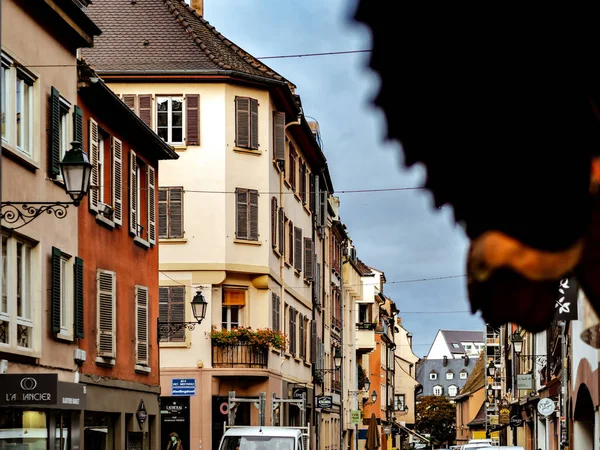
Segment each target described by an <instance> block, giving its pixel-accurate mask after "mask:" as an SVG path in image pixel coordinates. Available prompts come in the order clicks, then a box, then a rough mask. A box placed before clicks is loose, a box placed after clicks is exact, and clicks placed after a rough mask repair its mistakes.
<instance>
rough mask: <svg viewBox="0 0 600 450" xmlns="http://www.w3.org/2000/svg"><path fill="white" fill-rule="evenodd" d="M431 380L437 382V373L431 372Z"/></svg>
mask: <svg viewBox="0 0 600 450" xmlns="http://www.w3.org/2000/svg"><path fill="white" fill-rule="evenodd" d="M429 379H430V380H437V372H430V373H429Z"/></svg>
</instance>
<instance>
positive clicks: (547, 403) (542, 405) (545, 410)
mask: <svg viewBox="0 0 600 450" xmlns="http://www.w3.org/2000/svg"><path fill="white" fill-rule="evenodd" d="M555 409H556V405H555V404H554V401H553V400H552V399H550V398H548V397H546V398H543V399H541V400H540V401H539V402H538V404H537V410H538V412H539V413H540V414H541V415H542V416H545V417H548V416H549V415H550V414H552V413H553V412H554V410H555Z"/></svg>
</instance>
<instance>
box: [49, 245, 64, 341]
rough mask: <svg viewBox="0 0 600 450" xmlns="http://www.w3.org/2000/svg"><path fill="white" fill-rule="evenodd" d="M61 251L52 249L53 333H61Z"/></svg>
mask: <svg viewBox="0 0 600 450" xmlns="http://www.w3.org/2000/svg"><path fill="white" fill-rule="evenodd" d="M61 254H62V253H61V251H60V250H59V249H58V248H56V247H52V284H51V287H50V296H51V297H52V305H51V318H52V320H51V322H52V332H53V333H60V291H61V285H60V280H61V276H60V257H61Z"/></svg>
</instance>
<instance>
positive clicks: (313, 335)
mask: <svg viewBox="0 0 600 450" xmlns="http://www.w3.org/2000/svg"><path fill="white" fill-rule="evenodd" d="M310 362H311V363H312V364H315V363H316V362H317V321H316V320H311V322H310Z"/></svg>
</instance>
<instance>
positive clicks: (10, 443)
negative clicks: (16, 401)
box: [0, 408, 70, 450]
mask: <svg viewBox="0 0 600 450" xmlns="http://www.w3.org/2000/svg"><path fill="white" fill-rule="evenodd" d="M0 416H1V417H0V449H5V448H6V449H15V450H16V449H18V450H21V449H37V448H44V449H45V448H47V445H48V443H47V441H48V420H47V419H48V418H47V416H46V413H45V412H44V411H28V410H22V409H16V408H15V409H12V408H8V409H4V410H3V411H2V414H1V415H0ZM57 448H58V447H57ZM69 448H70V447H69ZM61 450H62V449H61Z"/></svg>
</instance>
